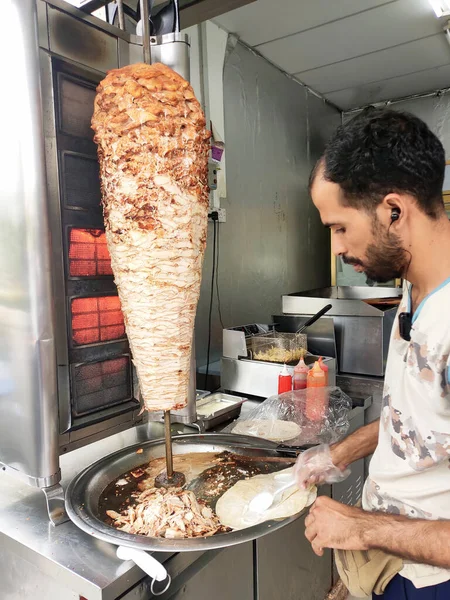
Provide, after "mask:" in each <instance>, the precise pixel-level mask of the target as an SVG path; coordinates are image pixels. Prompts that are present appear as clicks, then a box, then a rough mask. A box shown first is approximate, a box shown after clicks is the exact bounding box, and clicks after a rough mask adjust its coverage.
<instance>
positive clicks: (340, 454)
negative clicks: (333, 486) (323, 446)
mask: <svg viewBox="0 0 450 600" xmlns="http://www.w3.org/2000/svg"><path fill="white" fill-rule="evenodd" d="M379 428H380V419H377V420H376V421H373V422H372V423H369V425H365V426H364V427H360V428H359V429H357V430H356V431H355V432H354V433H352V434H351V435H349V436H348V437H346V438H345V439H344V440H342V441H341V442H338V443H337V444H334V445H333V446H331V457H332V459H333V463H334V464H335V465H336V467H339V468H340V469H341V471H343V470H344V469H346V468H347V467H348V465H350V464H351V463H353V462H355V461H356V460H358V459H360V458H365V457H366V456H369V455H370V454H373V452H374V451H375V448H376V447H377V444H378V430H379Z"/></svg>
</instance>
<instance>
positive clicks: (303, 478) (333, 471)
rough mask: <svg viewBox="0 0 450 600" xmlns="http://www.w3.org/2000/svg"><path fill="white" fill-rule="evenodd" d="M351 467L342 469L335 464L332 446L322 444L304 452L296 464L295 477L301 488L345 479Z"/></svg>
mask: <svg viewBox="0 0 450 600" xmlns="http://www.w3.org/2000/svg"><path fill="white" fill-rule="evenodd" d="M349 475H350V469H345V470H343V471H342V470H341V469H339V467H336V466H335V465H334V464H333V461H332V458H331V451H330V446H329V445H328V444H321V445H320V446H316V447H315V448H310V449H309V450H306V451H305V452H302V453H301V454H300V455H299V457H298V458H297V462H296V463H295V466H294V477H295V480H296V482H297V485H298V487H299V488H300V489H306V488H308V487H310V486H312V485H321V484H323V483H337V482H339V481H344V479H347V477H348V476H349Z"/></svg>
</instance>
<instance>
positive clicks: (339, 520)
mask: <svg viewBox="0 0 450 600" xmlns="http://www.w3.org/2000/svg"><path fill="white" fill-rule="evenodd" d="M305 525H306V531H305V535H306V537H307V538H308V540H309V541H310V542H311V545H312V548H313V550H314V552H315V553H316V554H317V555H319V556H322V554H323V549H324V548H335V549H340V550H370V549H379V550H384V551H385V552H388V553H389V554H394V555H396V556H399V557H400V558H403V559H406V560H411V561H413V562H418V563H424V564H427V565H434V566H437V567H444V568H450V521H426V520H423V519H408V518H407V517H403V516H399V515H388V514H384V513H371V512H366V511H364V510H361V509H360V508H355V507H353V506H346V505H345V504H340V503H339V502H336V501H335V500H332V499H331V498H327V497H326V496H320V497H319V498H318V499H317V500H316V502H315V503H314V505H313V507H312V508H311V510H310V513H309V515H308V516H307V517H306V520H305Z"/></svg>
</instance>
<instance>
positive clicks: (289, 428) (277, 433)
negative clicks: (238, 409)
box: [233, 419, 301, 442]
mask: <svg viewBox="0 0 450 600" xmlns="http://www.w3.org/2000/svg"><path fill="white" fill-rule="evenodd" d="M233 433H240V434H241V435H254V436H255V437H259V438H263V439H265V440H270V441H271V442H286V441H288V440H292V439H294V438H296V437H297V436H298V435H300V433H301V428H300V426H299V425H297V423H294V421H281V420H280V419H267V420H263V419H254V420H252V421H238V423H237V424H236V426H235V427H234V428H233Z"/></svg>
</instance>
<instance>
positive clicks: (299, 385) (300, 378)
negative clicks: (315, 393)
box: [294, 358, 309, 390]
mask: <svg viewBox="0 0 450 600" xmlns="http://www.w3.org/2000/svg"><path fill="white" fill-rule="evenodd" d="M308 371H309V368H308V367H307V366H306V364H305V361H304V360H303V358H301V359H300V360H299V362H298V365H296V367H295V369H294V390H305V389H306V382H307V379H308Z"/></svg>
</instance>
